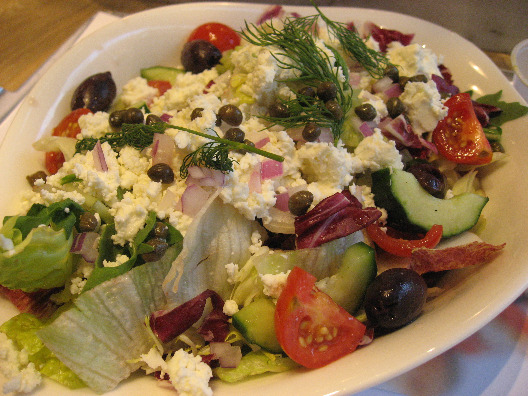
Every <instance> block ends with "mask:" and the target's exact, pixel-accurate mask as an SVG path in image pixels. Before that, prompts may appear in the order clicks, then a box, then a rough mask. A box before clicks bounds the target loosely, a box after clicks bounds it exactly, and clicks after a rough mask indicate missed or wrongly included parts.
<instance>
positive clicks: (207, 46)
mask: <svg viewBox="0 0 528 396" xmlns="http://www.w3.org/2000/svg"><path fill="white" fill-rule="evenodd" d="M220 59H222V52H220V50H219V49H218V48H217V47H216V46H215V45H214V44H211V43H210V42H208V41H205V40H193V41H189V42H188V43H186V44H185V45H184V46H183V50H182V53H181V63H182V65H183V68H184V69H185V70H186V71H190V72H191V73H193V74H198V73H201V72H203V71H204V70H207V69H211V68H212V67H214V66H216V65H217V64H219V63H220Z"/></svg>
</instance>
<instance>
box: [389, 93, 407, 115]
mask: <svg viewBox="0 0 528 396" xmlns="http://www.w3.org/2000/svg"><path fill="white" fill-rule="evenodd" d="M386 106H387V111H388V112H389V116H390V117H391V118H396V117H398V116H399V115H400V114H401V113H403V112H404V111H405V106H404V105H403V102H402V101H401V100H400V98H397V97H393V98H389V100H387V103H386Z"/></svg>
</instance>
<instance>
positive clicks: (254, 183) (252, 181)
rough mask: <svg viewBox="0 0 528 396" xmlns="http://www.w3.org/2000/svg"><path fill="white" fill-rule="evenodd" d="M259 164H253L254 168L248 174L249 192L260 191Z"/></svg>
mask: <svg viewBox="0 0 528 396" xmlns="http://www.w3.org/2000/svg"><path fill="white" fill-rule="evenodd" d="M260 169H261V164H260V162H259V163H258V164H257V165H256V166H255V169H254V170H253V172H251V175H249V183H248V185H249V192H250V193H252V192H254V193H258V194H260V193H261V192H262V177H261V172H260Z"/></svg>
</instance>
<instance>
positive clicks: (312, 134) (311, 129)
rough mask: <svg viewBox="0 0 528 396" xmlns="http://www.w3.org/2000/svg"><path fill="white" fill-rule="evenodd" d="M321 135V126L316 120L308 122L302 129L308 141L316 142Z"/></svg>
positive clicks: (303, 135)
mask: <svg viewBox="0 0 528 396" xmlns="http://www.w3.org/2000/svg"><path fill="white" fill-rule="evenodd" d="M320 135H321V128H320V127H319V125H317V124H316V123H315V122H309V123H308V124H306V126H305V127H304V129H303V131H302V137H303V139H304V140H306V141H307V142H315V141H316V140H317V138H318V137H319V136H320Z"/></svg>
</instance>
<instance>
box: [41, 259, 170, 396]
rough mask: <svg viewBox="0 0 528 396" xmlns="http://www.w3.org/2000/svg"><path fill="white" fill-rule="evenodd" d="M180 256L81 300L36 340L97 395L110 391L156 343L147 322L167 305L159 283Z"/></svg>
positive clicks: (126, 276)
mask: <svg viewBox="0 0 528 396" xmlns="http://www.w3.org/2000/svg"><path fill="white" fill-rule="evenodd" d="M176 252H177V249H172V250H168V251H167V252H166V253H165V255H164V257H163V258H162V259H161V260H160V261H157V262H153V263H147V264H144V265H141V266H139V267H136V268H134V269H132V270H131V271H129V272H127V273H126V274H123V275H121V276H118V277H116V278H113V279H111V280H109V281H107V282H104V283H101V284H100V285H98V286H96V287H94V288H93V289H90V290H89V291H87V292H85V293H83V294H81V295H80V296H79V297H78V298H77V299H76V300H75V301H74V303H73V307H72V308H70V309H68V310H67V311H65V312H63V313H62V314H60V315H59V316H58V317H57V318H56V319H55V320H54V321H53V322H51V323H50V324H49V325H47V326H45V327H43V328H42V329H40V330H38V331H37V335H38V336H39V338H40V339H41V340H42V342H43V343H44V344H45V345H46V346H47V347H48V348H49V349H50V350H52V351H53V352H54V353H55V355H57V357H58V358H59V359H60V360H61V361H62V362H63V363H64V364H66V366H68V367H69V368H70V369H71V370H72V371H73V372H75V373H76V374H77V375H78V376H79V378H81V379H82V380H83V381H84V382H85V383H86V384H87V385H88V386H89V387H90V388H91V389H93V390H94V391H95V392H97V393H104V392H108V391H110V390H112V389H113V388H115V387H116V385H117V384H118V383H119V382H120V381H122V380H123V379H125V378H127V377H128V376H129V375H130V373H132V372H133V371H135V370H136V369H138V368H139V363H136V362H135V359H137V358H139V356H140V355H141V354H144V353H147V352H148V351H149V350H150V348H151V347H152V345H153V343H154V341H153V339H152V338H151V336H150V335H149V332H148V330H147V327H146V326H145V318H146V317H147V316H148V315H150V313H152V312H153V311H155V310H157V309H161V308H162V306H163V305H164V304H165V302H166V300H165V295H164V293H163V290H162V288H161V283H162V282H163V279H164V278H165V275H166V274H167V272H168V270H169V268H170V266H171V263H172V261H173V260H174V258H175V254H174V253H176ZM171 253H172V254H171Z"/></svg>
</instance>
